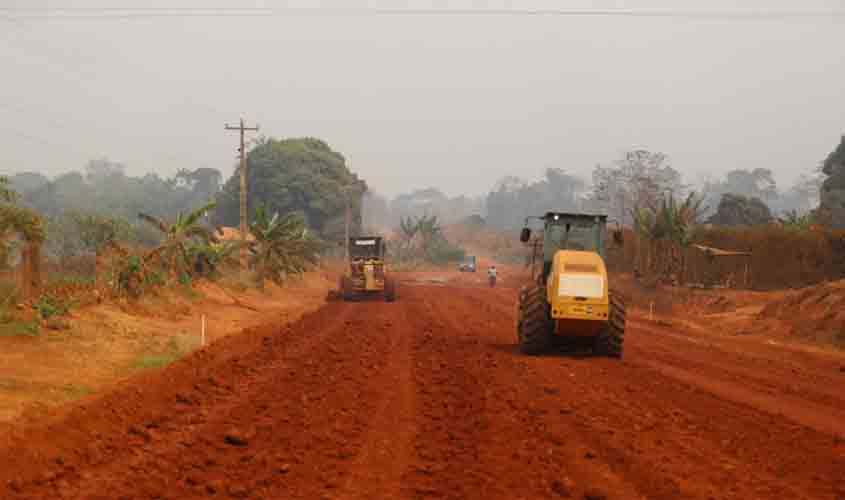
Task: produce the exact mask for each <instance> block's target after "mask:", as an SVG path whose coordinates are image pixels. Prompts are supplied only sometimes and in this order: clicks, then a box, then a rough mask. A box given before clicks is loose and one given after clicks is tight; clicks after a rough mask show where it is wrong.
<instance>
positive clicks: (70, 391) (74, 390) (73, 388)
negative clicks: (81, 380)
mask: <svg viewBox="0 0 845 500" xmlns="http://www.w3.org/2000/svg"><path fill="white" fill-rule="evenodd" d="M62 391H64V393H65V395H66V396H67V397H68V398H69V399H72V400H73V399H80V398H84V397H85V396H87V395H89V394H93V393H94V389H91V388H90V387H88V386H87V385H78V384H68V385H66V386H64V387H62Z"/></svg>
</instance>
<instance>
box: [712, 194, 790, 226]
mask: <svg viewBox="0 0 845 500" xmlns="http://www.w3.org/2000/svg"><path fill="white" fill-rule="evenodd" d="M773 220H774V219H773V217H772V212H771V211H770V210H769V207H768V206H767V205H766V204H765V203H763V200H761V199H760V198H748V197H746V196H741V195H737V194H731V193H728V194H725V195H724V196H722V199H721V200H720V201H719V208H718V209H717V210H716V213H715V214H714V215H713V216H712V217H710V219H709V220H708V222H709V223H710V224H715V225H717V226H758V225H762V224H768V223H769V222H772V221H773Z"/></svg>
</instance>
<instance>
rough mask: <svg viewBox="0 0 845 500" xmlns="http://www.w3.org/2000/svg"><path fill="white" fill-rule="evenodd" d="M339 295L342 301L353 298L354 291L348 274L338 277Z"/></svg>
mask: <svg viewBox="0 0 845 500" xmlns="http://www.w3.org/2000/svg"><path fill="white" fill-rule="evenodd" d="M340 296H341V297H342V298H343V301H344V302H349V301H351V300H353V299H354V298H355V293H354V291H353V290H352V280H351V279H349V276H342V277H341V278H340Z"/></svg>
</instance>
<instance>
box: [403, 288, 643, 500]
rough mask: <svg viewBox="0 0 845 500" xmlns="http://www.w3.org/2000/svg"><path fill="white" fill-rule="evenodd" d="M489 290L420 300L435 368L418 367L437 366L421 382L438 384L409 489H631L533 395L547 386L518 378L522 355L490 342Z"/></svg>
mask: <svg viewBox="0 0 845 500" xmlns="http://www.w3.org/2000/svg"><path fill="white" fill-rule="evenodd" d="M465 290H466V291H465ZM421 292H422V293H425V292H424V289H421ZM489 293H492V292H491V291H485V290H484V289H478V288H476V289H474V290H473V289H469V288H467V289H462V290H461V291H456V290H451V289H450V293H449V298H448V300H442V299H441V300H431V301H430V302H429V303H427V304H426V305H427V307H428V310H429V311H430V312H429V315H430V316H431V317H432V318H433V325H432V326H433V329H432V331H430V332H427V333H426V334H425V337H424V339H422V343H423V349H424V350H426V351H427V352H426V354H428V355H429V356H430V357H431V360H430V361H429V362H430V363H431V364H433V365H434V367H435V368H437V367H439V370H432V369H429V370H424V371H423V373H425V374H426V376H427V377H431V375H432V374H434V373H438V372H440V376H439V377H432V379H429V380H426V381H425V382H422V381H421V384H432V383H433V384H436V387H439V388H441V389H442V390H441V392H440V393H439V394H438V393H434V394H433V396H434V397H429V399H430V407H431V409H432V411H431V412H430V413H429V414H427V415H426V417H427V418H428V419H429V420H430V421H429V422H427V424H428V425H427V427H428V428H429V429H430V432H426V433H424V434H423V435H422V436H421V438H420V440H421V441H422V442H420V443H419V448H420V450H421V451H422V452H423V453H421V458H422V459H423V461H424V465H423V466H422V467H421V470H418V471H417V473H416V474H415V475H414V476H412V477H411V478H410V480H411V481H410V482H412V483H413V484H415V485H416V489H414V490H412V492H413V493H414V494H415V495H417V496H416V497H427V496H435V497H443V498H501V499H515V498H550V497H561V496H563V497H566V496H571V497H573V498H584V495H585V494H587V493H590V494H593V495H598V492H599V491H607V490H609V489H610V490H613V491H615V492H617V494H619V495H620V496H619V497H618V498H629V499H635V498H640V496H639V495H638V494H637V493H636V491H635V490H634V489H633V488H632V487H631V486H630V485H627V484H625V482H624V480H621V479H620V478H617V477H614V476H613V475H612V474H611V472H610V469H609V467H607V466H606V465H605V464H603V463H601V462H600V461H598V460H593V459H594V458H595V457H594V456H592V455H591V454H590V450H589V448H588V447H587V446H586V445H584V444H583V443H581V442H580V441H578V439H577V437H574V434H575V429H574V428H573V427H572V426H571V425H567V424H566V422H565V417H564V418H561V417H560V414H559V412H558V411H557V409H556V411H555V412H553V413H552V412H548V411H547V410H546V409H543V408H541V407H540V406H539V405H538V404H537V402H538V401H541V400H543V399H548V398H549V397H551V396H550V394H554V391H553V390H552V391H550V388H549V387H548V386H546V385H542V384H541V385H532V384H531V383H530V382H528V383H526V382H527V381H526V375H528V373H529V371H530V370H529V369H528V367H527V364H528V363H529V361H528V360H526V359H524V358H521V357H519V356H517V355H515V353H514V352H513V350H512V349H510V347H511V346H507V347H506V346H505V344H504V343H500V344H498V345H496V346H493V345H492V344H493V343H492V342H491V334H492V333H493V332H494V329H495V328H497V318H495V317H489V316H485V315H484V314H479V312H482V311H483V310H484V305H483V304H484V301H485V300H486V298H487V297H486V296H487V294H489ZM482 294H483V295H482ZM427 296H428V297H432V295H431V294H429V295H427ZM470 310H476V311H477V312H476V313H475V314H468V312H469V311H470ZM497 331H500V330H497ZM511 336H512V334H511ZM425 396H426V395H423V397H425ZM429 396H431V395H429ZM455 407H457V408H458V409H463V410H464V411H454V408H455ZM441 408H442V410H441ZM444 424H445V425H444ZM585 455H587V456H589V458H585ZM426 460H427V462H428V463H425V461H426ZM409 498H411V497H410V496H409Z"/></svg>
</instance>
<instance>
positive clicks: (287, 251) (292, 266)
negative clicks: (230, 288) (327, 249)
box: [250, 206, 321, 286]
mask: <svg viewBox="0 0 845 500" xmlns="http://www.w3.org/2000/svg"><path fill="white" fill-rule="evenodd" d="M250 231H251V232H252V235H253V237H254V238H255V241H254V242H251V244H250V253H251V259H250V260H251V264H252V266H253V267H254V269H255V270H256V271H257V273H258V285H259V286H263V284H264V280H265V279H267V278H269V279H272V280H273V281H275V282H277V283H278V282H280V281H282V280H283V279H284V278H285V277H286V276H287V275H290V274H300V273H302V272H304V271H305V270H306V269H307V268H308V267H309V266H311V265H314V264H316V263H317V257H318V253H319V250H320V246H321V245H320V243H319V242H318V241H317V240H316V239H315V238H314V237H313V236H311V234H310V233H309V232H308V228H307V226H306V225H305V221H304V220H303V218H302V217H301V216H300V215H299V214H293V213H289V214H286V215H284V216H281V217H280V216H279V214H278V213H276V214H273V216H272V217H270V215H269V213H268V212H267V210H266V209H265V208H264V207H263V206H259V207H257V208H256V209H255V219H254V220H253V222H252V223H251V224H250Z"/></svg>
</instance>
